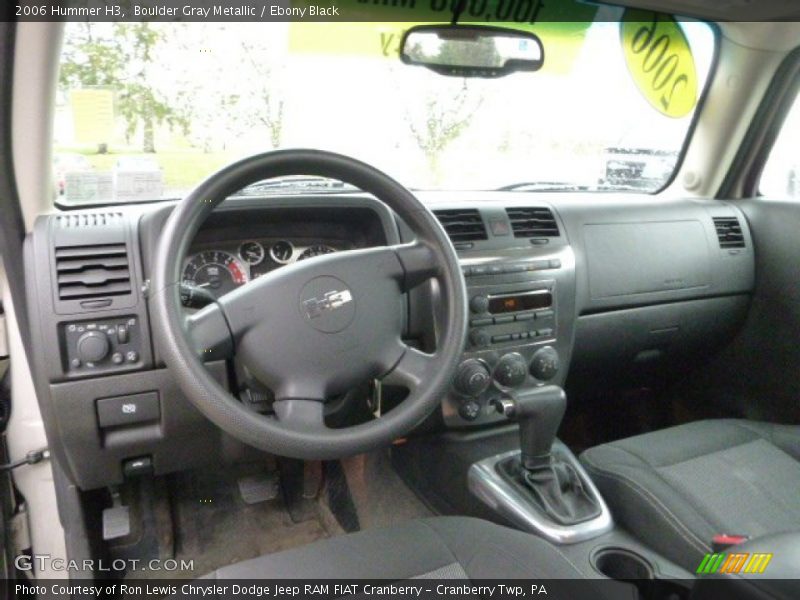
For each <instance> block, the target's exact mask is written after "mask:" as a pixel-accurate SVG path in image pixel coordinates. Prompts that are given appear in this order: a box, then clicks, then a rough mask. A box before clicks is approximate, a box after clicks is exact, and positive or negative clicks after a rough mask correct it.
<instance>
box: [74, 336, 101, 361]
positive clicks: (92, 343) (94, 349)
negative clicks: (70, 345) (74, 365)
mask: <svg viewBox="0 0 800 600" xmlns="http://www.w3.org/2000/svg"><path fill="white" fill-rule="evenodd" d="M78 330H79V331H80V328H78ZM75 349H76V351H77V353H78V358H79V359H80V360H82V361H83V362H85V363H94V362H97V361H100V360H103V359H104V358H105V357H106V355H107V354H108V350H109V343H108V338H107V337H106V334H105V333H101V332H99V331H87V332H86V333H84V334H83V335H82V336H81V337H80V338H78V342H77V343H76V345H75Z"/></svg>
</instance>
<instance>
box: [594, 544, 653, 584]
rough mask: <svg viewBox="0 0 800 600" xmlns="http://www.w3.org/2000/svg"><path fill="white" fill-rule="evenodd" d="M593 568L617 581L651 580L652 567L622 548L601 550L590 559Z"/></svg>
mask: <svg viewBox="0 0 800 600" xmlns="http://www.w3.org/2000/svg"><path fill="white" fill-rule="evenodd" d="M592 562H593V563H594V568H595V569H597V570H598V571H600V573H602V574H603V575H605V576H606V577H608V578H610V579H616V580H617V581H641V580H646V579H653V578H654V575H653V566H652V565H651V564H650V563H649V562H647V561H646V560H645V559H644V558H642V557H641V556H639V555H638V554H636V553H634V552H631V551H630V550H623V549H622V548H602V549H601V550H598V551H597V552H596V553H595V554H594V557H593V559H592Z"/></svg>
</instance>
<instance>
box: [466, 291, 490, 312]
mask: <svg viewBox="0 0 800 600" xmlns="http://www.w3.org/2000/svg"><path fill="white" fill-rule="evenodd" d="M469 308H470V310H471V311H472V312H474V313H476V314H482V313H485V312H487V311H488V310H489V297H488V296H481V295H478V296H473V297H472V298H470V301H469Z"/></svg>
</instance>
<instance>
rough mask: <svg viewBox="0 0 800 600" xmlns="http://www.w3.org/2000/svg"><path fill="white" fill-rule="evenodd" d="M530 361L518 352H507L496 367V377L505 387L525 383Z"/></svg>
mask: <svg viewBox="0 0 800 600" xmlns="http://www.w3.org/2000/svg"><path fill="white" fill-rule="evenodd" d="M527 374H528V363H527V362H526V361H525V358H524V357H523V356H522V355H521V354H519V353H518V352H511V353H509V354H506V355H505V356H503V357H502V358H501V359H500V362H499V363H497V366H496V367H495V369H494V378H495V381H497V383H499V384H500V385H502V386H503V387H508V388H510V387H517V386H519V385H522V384H523V383H525V377H526V376H527Z"/></svg>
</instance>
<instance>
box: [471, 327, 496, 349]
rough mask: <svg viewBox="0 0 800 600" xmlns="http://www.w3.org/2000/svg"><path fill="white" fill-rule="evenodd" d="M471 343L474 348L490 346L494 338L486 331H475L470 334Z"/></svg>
mask: <svg viewBox="0 0 800 600" xmlns="http://www.w3.org/2000/svg"><path fill="white" fill-rule="evenodd" d="M469 341H470V342H472V345H473V346H478V347H482V346H488V345H489V344H490V343H491V341H492V336H491V335H489V332H487V331H486V330H485V329H473V330H472V331H471V332H470V334H469Z"/></svg>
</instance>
